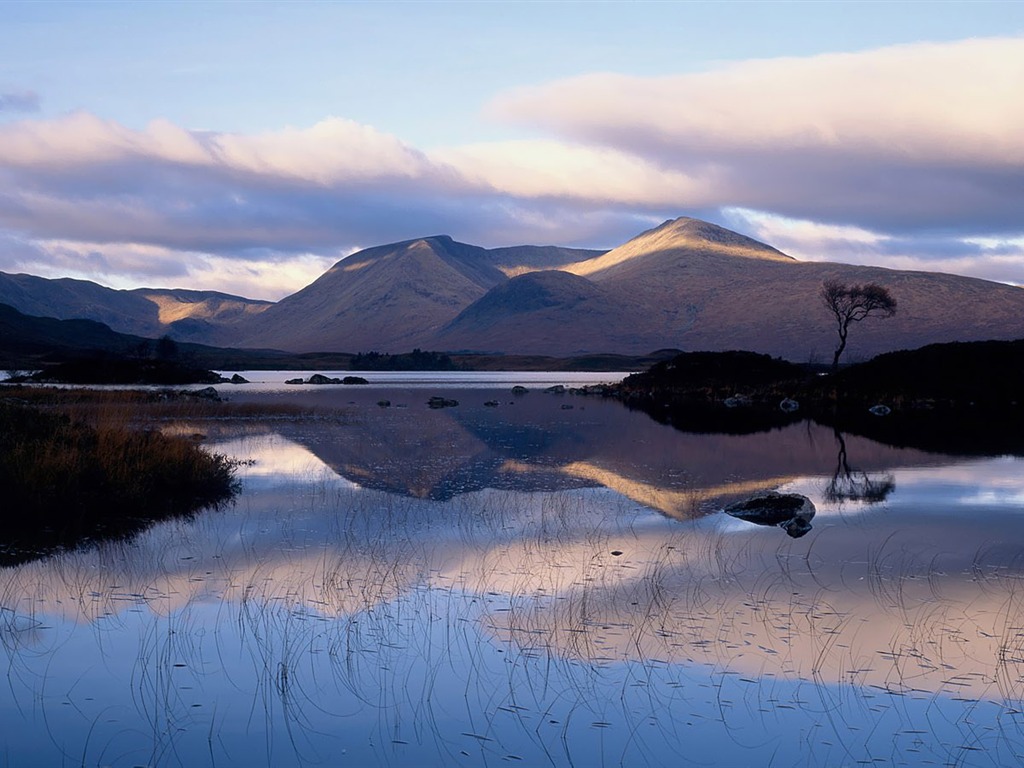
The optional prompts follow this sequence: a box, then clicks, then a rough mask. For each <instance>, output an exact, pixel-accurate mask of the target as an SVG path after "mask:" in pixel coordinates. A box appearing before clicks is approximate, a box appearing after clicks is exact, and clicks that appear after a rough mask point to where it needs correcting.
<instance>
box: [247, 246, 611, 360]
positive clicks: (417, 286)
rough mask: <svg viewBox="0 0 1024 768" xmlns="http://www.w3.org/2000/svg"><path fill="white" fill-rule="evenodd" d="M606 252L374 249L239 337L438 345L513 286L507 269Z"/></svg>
mask: <svg viewBox="0 0 1024 768" xmlns="http://www.w3.org/2000/svg"><path fill="white" fill-rule="evenodd" d="M601 253H603V252H601V251H582V250H579V249H568V248H556V247H549V248H548V247H529V246H524V247H519V248H499V249H496V250H494V251H489V250H486V249H484V248H478V247H477V246H474V245H466V244H465V243H458V242H456V241H454V240H452V238H450V237H448V236H447V235H437V236H434V237H426V238H422V239H419V240H408V241H405V242H401V243H394V244H392V245H383V246H379V247H376V248H369V249H367V250H364V251H360V252H359V253H355V254H353V255H351V256H349V257H347V258H345V259H342V260H341V261H339V262H338V263H337V264H335V265H334V266H333V267H331V268H330V269H329V270H328V271H327V272H325V273H324V274H323V275H321V276H320V277H319V278H318V279H317V280H316V281H314V282H313V283H311V284H310V285H308V286H306V287H305V288H303V289H302V290H301V291H299V292H298V293H294V294H292V295H291V296H288V297H286V298H284V299H282V300H281V301H279V302H278V303H277V304H275V305H274V306H273V307H270V308H269V309H267V311H266V312H263V313H262V314H261V315H260V316H259V317H255V318H252V319H251V320H250V321H249V322H247V323H246V324H245V325H244V332H243V333H241V334H240V335H239V336H237V337H236V338H235V342H236V343H237V344H239V345H241V346H249V345H257V344H258V345H260V346H269V347H277V348H280V349H286V350H290V351H311V350H330V351H353V352H364V351H371V350H374V351H379V352H404V351H408V350H410V349H413V348H415V347H424V348H431V349H433V348H436V343H437V333H438V331H439V330H440V329H441V328H443V327H444V326H445V325H446V324H447V323H449V322H450V321H451V320H453V319H454V318H455V317H456V315H458V314H459V312H461V311H462V310H463V309H465V308H466V307H467V306H469V305H470V304H472V303H473V302H474V301H476V300H477V299H479V298H481V297H482V296H484V294H486V293H487V291H488V290H489V289H491V288H495V287H498V286H501V285H503V284H505V283H506V282H507V281H508V279H509V278H508V277H507V276H506V274H515V273H517V272H518V271H520V270H533V269H536V268H537V267H539V266H547V265H550V264H558V265H565V264H567V263H580V259H581V257H582V258H583V260H584V261H585V260H586V258H587V257H593V256H597V255H600V254H601ZM239 328H240V329H241V328H242V326H239Z"/></svg>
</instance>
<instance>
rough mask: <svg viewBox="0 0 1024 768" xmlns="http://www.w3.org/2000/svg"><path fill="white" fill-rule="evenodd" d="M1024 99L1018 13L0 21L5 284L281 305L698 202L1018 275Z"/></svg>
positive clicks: (0, 261)
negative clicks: (442, 253) (438, 258)
mask: <svg viewBox="0 0 1024 768" xmlns="http://www.w3.org/2000/svg"><path fill="white" fill-rule="evenodd" d="M1017 86H1019V89H1018V88H1017ZM1018 93H1024V3H1019V2H1004V3H985V2H970V3H956V2H946V3H930V2H915V3H827V2H800V3H771V2H753V3H746V2H731V3H729V2H719V3H672V2H652V3H643V2H633V3H626V2H621V3H620V2H605V3H584V2H577V3H569V2H566V3H542V2H532V3H527V2H520V3H497V2H491V3H484V2H480V3H468V2H466V3H430V2H410V3H387V2H374V3H290V4H276V3H226V2H225V3H198V2H194V3H155V2H151V3H88V2H77V3H57V2H46V3H24V4H23V3H0V183H2V184H3V186H4V187H5V188H6V190H7V191H6V192H3V193H0V270H3V271H9V272H10V271H26V272H33V273H36V274H43V275H45V276H50V277H53V276H61V275H70V276H76V277H86V278H89V279H95V280H97V281H98V282H102V283H105V284H108V285H116V286H118V287H128V286H136V285H184V286H187V287H197V288H216V289H220V290H227V291H232V292H237V293H243V294H247V295H254V296H262V297H270V298H277V297H279V296H280V295H283V294H284V293H287V292H290V291H292V290H295V289H297V288H299V287H301V286H302V285H304V284H305V283H307V282H309V281H310V280H311V279H313V278H315V277H316V276H317V275H318V274H319V272H320V271H322V270H323V269H324V268H326V267H327V266H328V265H329V264H331V263H333V261H335V260H336V259H338V258H340V257H342V256H344V255H345V254H347V253H349V252H351V251H352V250H353V249H356V248H360V247H367V246H370V245H375V244H379V243H383V242H389V241H394V240H399V239H403V238H408V237H416V236H420V235H428V234H436V233H441V232H444V233H448V234H451V235H453V236H454V237H456V238H457V239H463V240H466V241H469V242H474V243H478V244H481V245H487V246H496V245H511V244H518V243H525V242H545V243H562V244H572V245H589V246H595V247H610V246H614V245H616V244H618V243H620V242H622V241H623V240H625V239H627V238H628V237H630V236H632V235H633V234H636V233H638V232H639V231H641V230H642V229H645V228H647V227H648V226H650V225H652V224H655V223H658V222H659V221H661V220H662V219H664V218H668V217H672V216H677V215H684V214H686V215H697V216H702V217H705V218H709V219H712V220H714V221H717V222H719V223H723V224H726V225H728V226H732V227H733V228H736V229H738V230H740V231H743V232H745V233H746V234H750V235H753V236H756V237H760V238H761V239H764V240H766V241H768V242H770V243H772V244H773V245H776V246H778V247H780V248H782V249H783V250H786V251H787V252H789V253H791V254H792V255H794V256H797V257H798V258H813V259H829V260H839V261H855V262H859V263H872V264H878V265H882V266H891V267H899V268H917V269H940V270H946V271H954V272H959V273H963V274H974V275H978V276H982V277H987V278H990V279H998V280H1003V281H1007V282H1017V283H1024V215H1020V214H1018V213H1016V212H1018V211H1024V191H1022V189H1024V139H1022V138H1020V137H1022V136H1024V122H1022V118H1024V107H1022V106H1021V105H1020V103H1016V102H1024V99H1019V100H1017V99H1014V98H1013V97H1014V96H1015V95H1016V94H1018ZM1015 137H1016V138H1015Z"/></svg>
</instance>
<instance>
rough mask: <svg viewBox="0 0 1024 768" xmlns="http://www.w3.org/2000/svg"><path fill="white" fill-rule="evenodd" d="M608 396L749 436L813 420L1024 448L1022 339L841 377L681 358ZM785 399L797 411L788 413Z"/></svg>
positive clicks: (900, 436) (779, 364)
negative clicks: (757, 432)
mask: <svg viewBox="0 0 1024 768" xmlns="http://www.w3.org/2000/svg"><path fill="white" fill-rule="evenodd" d="M611 394H612V395H613V396H614V397H617V398H618V399H620V400H622V401H623V402H625V403H626V404H627V405H629V406H630V407H634V408H638V409H641V410H644V411H646V412H647V413H649V414H650V415H651V416H653V417H654V418H656V419H657V420H659V421H662V422H664V423H667V424H672V425H673V426H676V427H678V428H680V429H685V430H686V431H692V432H732V433H748V432H756V431H761V430H764V429H770V428H772V427H779V426H783V425H785V424H788V423H792V422H794V421H798V420H801V419H805V418H813V419H814V420H816V421H819V422H821V423H824V424H828V425H831V426H833V427H835V428H837V429H840V430H842V431H843V432H851V433H854V434H862V435H865V436H867V437H871V438H873V439H877V440H880V441H882V442H885V443H888V444H890V445H904V446H914V447H918V448H922V449H925V450H935V451H942V452H950V453H960V454H973V453H1003V452H1005V453H1021V452H1024V340H1021V341H985V342H964V343H949V344H933V345H929V346H926V347H922V348H921V349H916V350H910V351H900V352H891V353H887V354H884V355H880V356H878V357H876V358H874V359H872V360H869V361H867V362H865V363H859V364H857V365H851V366H848V367H846V368H843V369H840V370H838V371H837V372H835V373H831V372H829V371H828V369H824V370H823V369H822V368H821V366H807V365H797V364H793V363H789V362H786V361H784V360H780V359H773V358H771V357H769V356H767V355H758V354H754V353H751V352H721V353H709V352H693V353H683V354H680V355H678V356H676V357H675V358H673V359H672V360H669V361H665V362H662V363H659V364H657V365H654V366H652V367H651V368H650V369H649V370H647V371H645V372H644V373H640V374H634V375H632V376H629V377H627V378H626V379H625V380H623V382H622V383H621V384H620V385H618V386H617V387H614V388H613V389H612V392H611ZM783 400H791V401H794V402H795V403H796V404H797V405H798V407H797V408H796V410H792V411H786V410H783V408H781V407H780V405H781V404H782V402H783ZM876 406H884V408H876ZM872 408H874V411H875V412H872V410H871V409H872Z"/></svg>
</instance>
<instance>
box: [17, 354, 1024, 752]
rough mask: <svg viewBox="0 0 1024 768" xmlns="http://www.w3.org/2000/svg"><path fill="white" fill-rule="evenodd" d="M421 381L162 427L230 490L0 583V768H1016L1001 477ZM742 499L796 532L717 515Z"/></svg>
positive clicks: (274, 393) (792, 430)
mask: <svg viewBox="0 0 1024 768" xmlns="http://www.w3.org/2000/svg"><path fill="white" fill-rule="evenodd" d="M368 376H369V374H368ZM555 379H557V375H556V377H551V379H550V380H548V379H545V380H544V383H545V385H547V384H548V383H573V382H572V381H564V382H559V381H557V380H555ZM445 384H446V382H444V381H432V382H411V381H402V382H390V383H388V384H387V385H386V386H384V385H383V384H382V385H380V386H370V387H325V388H322V389H320V388H309V387H304V388H301V390H292V389H288V390H285V389H284V388H283V387H280V388H278V387H276V386H271V387H265V386H261V385H258V384H254V385H251V386H248V387H247V385H242V386H241V387H237V388H234V389H231V388H222V389H223V390H224V391H226V392H227V393H228V394H229V395H230V396H231V397H232V398H233V399H235V400H236V401H240V402H246V401H248V400H251V401H253V402H271V403H274V402H282V401H285V400H287V401H289V402H291V401H294V402H299V403H302V404H303V405H304V407H305V408H307V409H308V414H309V415H308V416H307V417H304V418H275V419H258V418H248V419H244V420H243V419H239V420H235V421H205V422H201V423H194V424H168V425H166V427H167V428H168V429H179V430H191V431H198V432H202V433H203V434H205V435H206V441H207V443H208V444H209V445H210V447H211V448H212V449H213V450H216V451H220V452H225V453H229V454H231V455H233V456H237V457H239V458H242V459H246V460H248V461H249V462H250V463H249V464H247V465H246V466H243V467H242V468H241V470H240V474H241V477H242V480H243V492H242V494H241V495H240V496H239V498H238V500H237V502H236V503H235V505H234V506H233V507H230V508H227V509H223V510H218V511H211V512H208V513H206V514H203V515H200V516H198V517H196V518H195V519H192V520H177V521H170V522H165V523H162V524H159V525H156V526H153V527H152V528H150V529H149V530H147V531H146V532H145V533H144V534H142V535H140V536H138V537H136V538H135V539H133V540H131V541H122V542H108V543H103V544H99V545H96V546H92V547H85V548H83V549H80V550H78V551H74V552H68V553H63V554H60V555H57V556H54V557H51V558H48V559H46V560H41V561H37V562H34V563H29V564H26V565H22V566H19V567H17V568H10V569H6V570H3V571H0V642H2V648H3V652H2V653H3V656H2V657H0V658H2V660H3V662H4V665H5V667H4V668H5V672H6V679H5V685H4V686H3V689H2V692H0V718H2V722H3V723H4V729H3V735H2V736H0V764H4V765H12V766H25V765H62V764H66V765H188V766H196V765H211V766H217V765H221V766H223V765H274V766H278V765H282V766H289V765H338V764H342V765H344V764H351V765H395V766H398V765H426V766H431V765H463V764H464V765H491V764H498V763H504V762H513V763H515V762H521V763H523V764H527V765H556V766H563V765H564V766H569V765H576V766H590V765H666V766H678V765H686V764H694V765H786V766H788V765H855V764H868V763H883V764H895V765H929V764H934V765H987V766H991V765H1017V764H1019V762H1020V761H1021V759H1022V758H1021V755H1022V754H1024V728H1022V727H1024V722H1022V718H1024V715H1022V714H1021V712H1020V700H1021V692H1022V682H1024V681H1022V674H1024V667H1022V665H1024V613H1022V610H1021V609H1022V606H1021V600H1022V599H1024V595H1022V592H1021V590H1020V588H1019V585H1020V584H1021V581H1020V579H1021V562H1020V553H1021V551H1022V545H1024V510H1022V503H1024V474H1022V472H1021V469H1022V466H1021V460H1020V459H1019V458H1017V457H1014V456H989V457H978V456H973V457H965V456H951V455H942V454H935V453H927V452H924V451H920V450H914V449H906V448H895V447H890V446H885V445H882V444H879V443H876V442H873V441H870V440H867V439H865V438H860V437H856V436H852V435H837V434H836V433H835V432H833V431H832V430H831V429H829V428H826V427H822V426H820V425H815V424H811V423H807V422H804V423H798V424H793V425H791V426H789V427H786V428H784V429H778V430H774V431H771V432H765V433H759V434H752V435H715V434H703V435H698V434H687V433H685V432H682V431H678V430H675V429H672V428H670V427H666V426H664V425H660V424H658V423H656V422H654V421H653V420H651V419H649V418H648V417H647V416H645V415H643V414H641V413H634V412H630V411H628V410H626V409H625V408H622V407H621V406H619V405H618V404H617V403H614V402H611V401H603V400H600V399H595V398H584V397H575V396H570V395H552V394H545V393H542V392H540V391H539V390H538V389H537V388H536V386H535V387H534V388H533V391H531V392H530V393H529V394H528V395H524V396H520V397H515V396H513V395H512V394H511V392H510V391H509V389H508V388H507V387H506V386H505V385H507V384H508V380H503V381H502V383H501V388H494V386H495V385H494V384H492V385H491V388H489V389H488V388H486V387H477V386H473V387H470V388H466V387H465V386H462V388H459V389H452V388H451V387H450V386H445ZM459 384H460V385H465V382H459ZM434 390H436V391H434ZM432 394H444V395H445V396H446V397H450V398H454V399H457V400H458V401H459V405H458V406H457V407H454V408H446V409H441V410H432V409H429V408H427V406H426V400H427V398H428V397H429V396H430V395H432ZM381 399H387V400H389V401H390V403H391V405H390V407H386V408H385V407H381V406H380V405H378V404H377V403H378V401H379V400H381ZM494 402H497V403H498V405H497V406H495V405H493V403H494ZM485 403H492V405H485ZM566 406H571V407H566ZM766 489H781V490H792V491H796V492H800V493H804V494H806V495H808V496H810V497H811V498H812V499H813V501H814V502H815V504H816V505H817V508H818V514H817V515H816V516H815V518H814V520H813V526H814V527H813V529H812V531H811V532H810V533H809V534H808V535H807V536H805V537H803V538H800V539H790V538H789V537H787V536H786V535H785V534H784V533H783V531H781V530H780V529H778V528H766V527H758V526H753V525H750V524H747V523H743V522H741V521H738V520H735V519H733V518H730V517H728V516H726V515H724V514H722V513H721V511H720V510H721V509H722V507H723V506H724V505H725V504H727V503H728V502H730V501H734V500H737V499H740V498H745V497H746V496H748V495H750V494H751V493H754V492H756V491H759V490H766Z"/></svg>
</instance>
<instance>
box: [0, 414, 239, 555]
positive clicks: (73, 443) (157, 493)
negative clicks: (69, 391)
mask: <svg viewBox="0 0 1024 768" xmlns="http://www.w3.org/2000/svg"><path fill="white" fill-rule="evenodd" d="M91 422H92V423H89V422H88V421H86V420H84V419H82V418H80V417H79V418H73V417H72V416H71V415H70V414H69V413H68V412H61V411H60V410H59V409H55V408H54V407H53V406H52V404H51V407H49V408H47V409H43V408H40V407H37V406H32V405H28V404H26V403H24V402H20V403H19V402H11V401H10V400H8V401H0V487H3V489H4V505H3V512H0V521H2V525H3V534H2V537H0V564H10V563H13V562H20V561H22V560H25V559H30V558H31V557H33V556H37V555H39V554H41V553H43V552H47V551H51V550H53V549H54V548H61V547H68V546H73V545H74V544H76V543H78V542H80V541H82V540H83V539H86V540H87V539H93V538H97V537H117V536H125V535H130V534H132V533H134V532H136V531H138V530H140V529H141V528H143V527H144V526H145V525H146V524H147V522H149V521H151V520H155V519H159V518H162V517H166V516H170V515H176V514H188V513H190V512H193V511H195V510H196V509H199V508H200V507H204V506H209V505H213V504H217V503H220V502H224V501H226V500H227V499H229V498H231V496H232V495H233V493H234V492H235V490H236V488H235V481H234V465H233V463H232V462H231V461H230V460H229V459H227V458H226V457H224V456H220V455H217V454H211V453H209V452H208V451H206V450H204V449H202V448H201V447H200V446H198V445H197V444H196V443H195V442H194V441H193V440H191V439H189V438H187V437H179V436H169V435H165V434H162V433H161V432H159V431H156V430H153V429H144V428H140V427H137V426H132V425H130V424H129V423H128V419H127V418H126V412H125V410H124V409H123V408H121V409H113V410H108V415H107V418H103V417H102V411H100V410H94V411H93V413H92V419H91Z"/></svg>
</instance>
